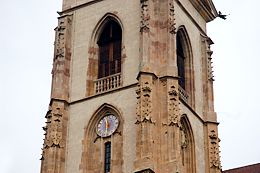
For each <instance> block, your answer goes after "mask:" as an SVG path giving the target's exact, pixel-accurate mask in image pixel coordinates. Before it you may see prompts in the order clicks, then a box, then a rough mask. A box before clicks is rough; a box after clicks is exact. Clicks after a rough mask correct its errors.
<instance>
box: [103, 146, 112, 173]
mask: <svg viewBox="0 0 260 173" xmlns="http://www.w3.org/2000/svg"><path fill="white" fill-rule="evenodd" d="M104 163H105V164H104V165H105V173H110V167H111V142H106V143H105V162H104Z"/></svg>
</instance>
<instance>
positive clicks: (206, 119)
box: [41, 0, 221, 173]
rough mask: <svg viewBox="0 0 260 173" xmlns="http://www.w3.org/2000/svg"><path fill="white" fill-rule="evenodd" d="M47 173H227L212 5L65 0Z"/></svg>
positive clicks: (191, 0)
mask: <svg viewBox="0 0 260 173" xmlns="http://www.w3.org/2000/svg"><path fill="white" fill-rule="evenodd" d="M59 14H60V17H59V18H58V26H57V28H56V29H55V31H56V37H55V49H54V58H53V70H52V90H51V100H50V105H49V111H48V112H47V114H46V119H47V122H46V126H45V127H44V128H43V129H44V130H45V131H46V133H45V139H44V145H43V153H42V159H41V160H42V162H41V173H220V169H221V166H220V159H219V138H218V131H217V125H218V123H217V118H216V113H215V112H214V103H213V102H214V101H213V75H212V70H211V69H212V67H211V54H212V51H211V50H210V45H211V44H213V42H212V41H211V39H210V38H209V37H208V36H207V33H206V23H207V22H210V21H212V20H213V19H215V18H216V17H217V12H216V9H215V7H214V5H213V3H212V1H211V0H63V6H62V11H61V12H59Z"/></svg>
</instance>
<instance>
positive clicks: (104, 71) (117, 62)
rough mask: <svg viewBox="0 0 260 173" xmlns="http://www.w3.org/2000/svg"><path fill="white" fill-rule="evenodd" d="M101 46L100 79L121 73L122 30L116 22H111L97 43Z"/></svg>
mask: <svg viewBox="0 0 260 173" xmlns="http://www.w3.org/2000/svg"><path fill="white" fill-rule="evenodd" d="M97 44H98V46H99V62H98V78H102V77H106V76H109V75H113V74H116V73H120V72H121V44H122V30H121V27H120V26H119V25H118V23H116V22H115V21H113V20H111V21H109V22H108V23H107V24H106V25H105V27H104V29H103V31H102V33H101V35H100V38H99V40H98V42H97Z"/></svg>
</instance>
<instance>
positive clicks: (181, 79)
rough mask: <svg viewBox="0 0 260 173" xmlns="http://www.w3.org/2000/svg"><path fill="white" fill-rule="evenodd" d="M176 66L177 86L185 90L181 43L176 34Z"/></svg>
mask: <svg viewBox="0 0 260 173" xmlns="http://www.w3.org/2000/svg"><path fill="white" fill-rule="evenodd" d="M177 66H178V76H179V85H180V86H181V87H182V88H183V89H185V57H184V51H183V46H182V42H181V36H180V34H179V33H177Z"/></svg>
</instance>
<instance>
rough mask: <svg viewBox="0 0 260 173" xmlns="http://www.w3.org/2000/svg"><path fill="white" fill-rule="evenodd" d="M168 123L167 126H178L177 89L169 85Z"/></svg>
mask: <svg viewBox="0 0 260 173" xmlns="http://www.w3.org/2000/svg"><path fill="white" fill-rule="evenodd" d="M168 112H169V116H168V125H169V126H174V125H176V126H178V127H179V126H180V108H179V99H178V91H177V89H176V88H175V86H173V85H172V86H171V87H170V90H169V92H168Z"/></svg>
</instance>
